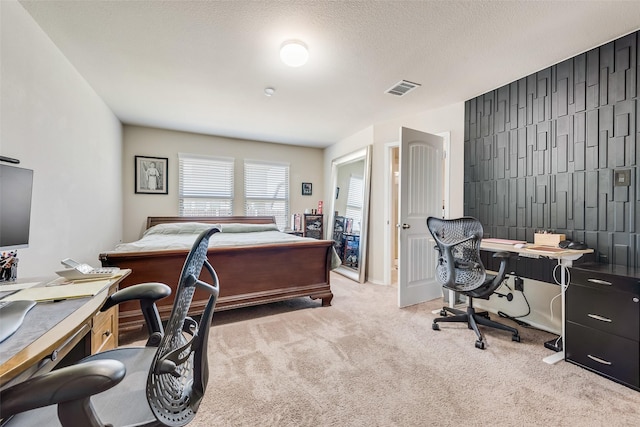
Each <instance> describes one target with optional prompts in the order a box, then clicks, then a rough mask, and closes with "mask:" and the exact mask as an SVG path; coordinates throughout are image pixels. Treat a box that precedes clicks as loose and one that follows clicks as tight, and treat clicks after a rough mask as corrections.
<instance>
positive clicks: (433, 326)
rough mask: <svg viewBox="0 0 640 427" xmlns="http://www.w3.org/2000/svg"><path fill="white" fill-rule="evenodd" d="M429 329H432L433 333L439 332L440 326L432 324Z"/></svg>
mask: <svg viewBox="0 0 640 427" xmlns="http://www.w3.org/2000/svg"><path fill="white" fill-rule="evenodd" d="M431 329H433V330H434V331H439V330H440V325H438V324H437V323H432V324H431Z"/></svg>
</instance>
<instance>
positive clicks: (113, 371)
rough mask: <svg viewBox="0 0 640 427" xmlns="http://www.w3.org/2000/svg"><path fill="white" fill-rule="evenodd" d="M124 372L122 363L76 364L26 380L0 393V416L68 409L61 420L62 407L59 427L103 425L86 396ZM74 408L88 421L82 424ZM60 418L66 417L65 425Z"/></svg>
mask: <svg viewBox="0 0 640 427" xmlns="http://www.w3.org/2000/svg"><path fill="white" fill-rule="evenodd" d="M125 373H126V369H125V366H124V364H123V363H122V362H120V361H118V360H111V359H106V360H95V361H90V362H84V363H78V364H76V365H72V366H68V367H65V368H61V369H57V370H55V371H52V372H49V373H47V374H44V375H40V376H37V377H33V378H30V379H28V380H26V381H24V382H21V383H18V384H16V385H14V386H12V387H9V388H8V389H5V390H2V391H1V392H0V402H2V405H1V406H0V416H1V417H2V419H6V418H7V417H10V416H11V415H15V414H19V413H20V412H25V411H30V410H32V409H36V408H42V407H45V406H49V405H56V404H59V405H61V406H65V407H66V408H68V410H69V412H68V413H67V415H66V417H65V416H64V415H63V414H62V407H60V408H59V417H61V422H62V425H63V426H64V425H70V424H69V422H70V420H75V421H74V422H75V423H76V424H75V425H78V424H77V423H78V422H81V424H82V425H86V426H94V425H95V426H101V425H103V424H101V423H99V421H98V420H97V417H96V415H95V413H93V409H92V408H91V402H90V400H89V397H90V396H92V395H94V394H97V393H101V392H103V391H105V390H108V389H110V388H111V387H113V386H115V385H116V384H118V383H119V382H120V381H122V379H123V378H124V376H125ZM78 408H82V409H81V412H83V413H85V415H86V416H87V417H88V422H85V423H82V418H80V417H82V415H79V414H78V413H77V412H76V410H77V409H78ZM85 409H88V410H89V411H90V412H87V410H85ZM62 418H68V420H67V422H66V423H65V422H64V420H63V419H62ZM79 418H80V419H79Z"/></svg>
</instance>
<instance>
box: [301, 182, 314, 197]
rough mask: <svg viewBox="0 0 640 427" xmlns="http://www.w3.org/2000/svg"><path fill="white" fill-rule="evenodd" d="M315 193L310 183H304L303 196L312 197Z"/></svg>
mask: <svg viewBox="0 0 640 427" xmlns="http://www.w3.org/2000/svg"><path fill="white" fill-rule="evenodd" d="M312 191H313V186H312V184H311V183H310V182H303V183H302V195H303V196H310V195H311V193H312Z"/></svg>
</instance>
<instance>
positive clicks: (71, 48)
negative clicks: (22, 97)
mask: <svg viewBox="0 0 640 427" xmlns="http://www.w3.org/2000/svg"><path fill="white" fill-rule="evenodd" d="M20 3H21V4H22V5H23V6H24V7H25V9H26V10H27V11H28V12H29V13H30V14H31V16H32V17H33V18H34V19H35V21H36V22H37V23H38V24H39V25H40V27H41V28H42V29H43V30H44V31H45V32H46V33H47V34H48V36H49V37H50V38H51V40H52V41H53V42H54V43H55V44H56V45H57V46H58V48H59V49H60V50H61V51H62V53H63V54H64V55H65V56H66V57H67V58H68V59H69V61H70V62H71V63H72V64H73V65H74V66H75V67H76V69H77V70H78V71H79V72H80V74H82V76H83V77H84V78H85V79H86V80H87V81H88V82H89V84H90V85H91V86H92V87H93V88H94V89H95V91H96V92H97V93H98V94H99V95H100V96H101V97H102V98H103V99H104V101H105V102H106V103H107V105H109V107H110V108H111V109H112V110H113V112H114V113H115V114H116V116H117V117H118V118H119V119H120V120H121V121H122V122H123V123H128V124H137V125H143V126H153V127H159V128H166V129H174V130H182V131H190V132H198V133H204V134H212V135H221V136H229V137H236V138H245V139H255V140H259V141H271V142H278V143H285V144H296V145H309V146H316V147H325V146H328V145H331V144H333V143H335V142H337V141H339V140H341V139H343V138H345V137H347V136H350V135H352V134H354V133H356V132H358V131H360V130H362V129H364V128H366V127H368V126H371V125H373V124H375V123H380V122H383V121H386V120H391V119H396V118H399V117H404V116H409V115H413V114H416V113H419V112H423V111H425V110H429V109H433V108H438V107H443V106H446V105H450V104H453V103H458V102H462V101H465V100H467V99H470V98H472V97H474V96H477V95H479V94H481V93H484V92H487V91H489V90H492V89H494V88H496V87H500V86H502V85H504V84H506V83H509V82H511V81H514V80H517V79H518V78H521V77H524V76H526V75H528V74H531V73H533V72H536V71H538V70H540V69H543V68H546V67H548V66H550V65H552V64H555V63H557V62H560V61H562V60H564V59H567V58H570V57H572V56H574V55H576V54H578V53H581V52H584V51H585V50H588V49H590V48H592V47H595V46H598V45H600V44H602V43H605V42H608V41H611V40H613V39H615V38H618V37H619V36H621V35H624V34H627V33H629V32H631V31H634V30H637V29H638V28H639V26H640V2H636V1H548V2H545V1H509V2H499V1H467V2H460V1H323V0H316V1H244V0H237V1H96V0H93V1H89V0H87V1H55V0H53V1H29V0H24V1H20ZM287 39H300V40H303V41H304V42H305V43H306V44H307V45H308V46H309V51H310V59H309V62H308V63H307V64H306V65H304V66H302V67H300V68H289V67H287V66H285V65H283V64H282V63H281V62H280V60H279V56H278V50H279V47H280V45H281V44H282V42H283V41H285V40H287ZM401 79H406V80H409V81H412V82H417V83H420V84H421V85H422V86H421V87H420V88H418V89H416V90H414V91H412V92H410V93H409V94H407V95H406V96H404V97H396V96H393V95H389V94H385V93H384V92H385V91H386V90H387V89H389V88H390V87H391V86H393V85H394V84H395V83H397V82H398V81H400V80H401ZM266 87H273V88H275V90H276V92H275V94H274V95H273V96H272V97H270V98H269V97H266V96H265V95H264V89H265V88H266Z"/></svg>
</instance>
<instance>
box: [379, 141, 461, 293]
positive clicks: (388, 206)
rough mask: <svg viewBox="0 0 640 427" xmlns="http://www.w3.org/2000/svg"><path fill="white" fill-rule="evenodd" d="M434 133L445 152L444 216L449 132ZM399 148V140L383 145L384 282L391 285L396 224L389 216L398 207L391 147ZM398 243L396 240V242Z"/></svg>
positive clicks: (448, 187)
mask: <svg viewBox="0 0 640 427" xmlns="http://www.w3.org/2000/svg"><path fill="white" fill-rule="evenodd" d="M434 135H437V136H440V137H442V139H443V142H442V145H443V150H444V153H445V159H444V169H443V175H444V176H443V186H444V188H443V192H442V196H443V198H444V216H445V218H448V217H449V200H450V195H449V191H450V190H449V189H450V180H451V155H450V148H451V132H449V131H447V132H440V133H435V134H434ZM395 148H400V141H396V142H388V143H386V144H385V145H384V165H385V168H384V169H385V170H384V213H385V214H384V215H385V218H384V224H385V231H384V284H385V285H391V269H392V268H393V257H392V255H391V246H392V245H391V242H392V239H393V235H394V234H393V230H394V229H395V228H396V224H391V218H393V209H394V208H395V209H399V206H394V205H393V203H392V197H391V196H392V191H391V188H392V186H393V181H394V179H393V178H394V177H393V164H392V161H393V155H392V153H393V149H395ZM396 244H398V242H396Z"/></svg>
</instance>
